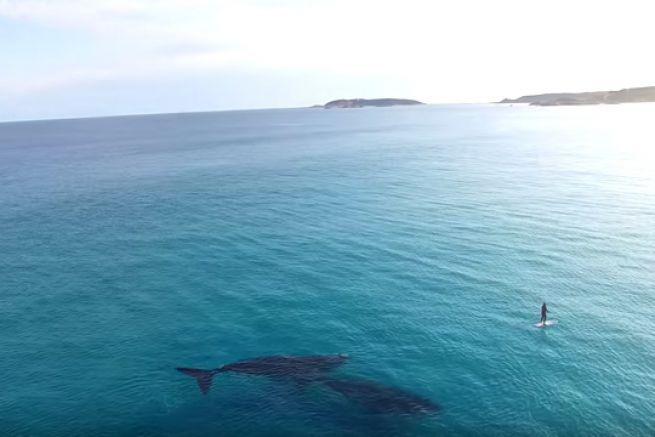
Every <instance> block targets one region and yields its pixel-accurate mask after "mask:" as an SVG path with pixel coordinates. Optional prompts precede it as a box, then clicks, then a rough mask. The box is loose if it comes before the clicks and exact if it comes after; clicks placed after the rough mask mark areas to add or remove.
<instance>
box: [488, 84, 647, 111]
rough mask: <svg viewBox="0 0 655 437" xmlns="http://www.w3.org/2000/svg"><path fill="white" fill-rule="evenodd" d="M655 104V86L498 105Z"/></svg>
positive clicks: (554, 95) (537, 97) (532, 98)
mask: <svg viewBox="0 0 655 437" xmlns="http://www.w3.org/2000/svg"><path fill="white" fill-rule="evenodd" d="M637 102H655V86H651V87H642V88H626V89H622V90H619V91H592V92H586V93H552V94H536V95H531V96H523V97H519V98H518V99H503V100H502V101H500V102H498V103H529V104H530V105H536V106H560V105H598V104H601V103H607V104H617V103H637Z"/></svg>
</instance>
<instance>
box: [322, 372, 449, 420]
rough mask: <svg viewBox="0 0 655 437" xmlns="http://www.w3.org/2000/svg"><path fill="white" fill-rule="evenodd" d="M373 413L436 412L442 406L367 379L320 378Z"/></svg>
mask: <svg viewBox="0 0 655 437" xmlns="http://www.w3.org/2000/svg"><path fill="white" fill-rule="evenodd" d="M320 382H322V383H323V384H325V385H326V386H328V387H330V388H331V389H332V390H334V391H337V392H339V393H341V394H342V395H343V396H345V397H346V398H348V399H350V400H351V401H354V402H356V403H358V404H360V405H362V406H363V407H364V408H365V409H367V410H368V411H370V412H372V413H396V414H434V413H436V412H438V411H439V410H440V409H441V407H439V405H437V404H436V403H434V402H433V401H431V400H430V399H427V398H424V397H422V396H419V395H416V394H414V393H410V392H408V391H405V390H401V389H399V388H395V387H389V386H386V385H383V384H380V383H378V382H374V381H369V380H365V379H329V378H323V379H322V380H320Z"/></svg>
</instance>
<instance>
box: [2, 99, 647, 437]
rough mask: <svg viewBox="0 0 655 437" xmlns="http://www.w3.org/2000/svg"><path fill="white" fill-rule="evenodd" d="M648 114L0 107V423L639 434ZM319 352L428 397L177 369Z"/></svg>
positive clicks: (20, 429)
mask: <svg viewBox="0 0 655 437" xmlns="http://www.w3.org/2000/svg"><path fill="white" fill-rule="evenodd" d="M653 109H655V106H654V105H652V104H633V105H619V106H589V107H556V108H537V107H528V106H522V105H514V106H501V105H491V104H489V105H427V106H421V107H392V108H362V109H344V110H323V109H287V110H258V111H236V112H215V113H196V114H167V115H149V116H129V117H112V118H96V119H76V120H58V121H34V122H19V123H2V124H0V187H1V188H0V231H1V232H0V333H1V335H0V353H1V359H0V387H2V390H1V391H0V434H1V435H7V436H10V435H11V436H13V435H17V436H78V435H79V436H81V435H94V436H115V435H139V436H176V435H185V436H201V435H220V436H240V437H244V436H258V435H271V436H305V435H307V436H309V435H311V436H351V435H352V436H359V435H374V436H386V435H393V436H434V435H463V436H464V435H498V436H516V435H526V436H527V435H530V436H569V435H583V436H584V435H589V436H591V435H612V436H651V435H653V434H655V395H654V394H653V393H654V392H655V372H654V370H655V369H654V367H653V363H655V315H654V313H653V310H654V308H655V292H654V285H655V269H654V267H655V251H654V249H655V230H654V229H655V149H654V148H653V147H654V145H655V127H654V125H653V123H652V113H653ZM544 301H545V302H546V303H547V304H548V307H549V310H550V314H549V317H550V318H551V319H556V320H558V321H559V323H558V324H557V325H556V326H553V327H549V328H546V329H539V328H536V327H535V326H534V324H535V323H536V322H538V321H539V308H540V305H541V303H542V302H544ZM336 353H347V354H348V356H349V358H348V359H347V361H346V362H345V363H344V364H343V365H341V366H339V367H338V368H336V369H334V370H332V371H330V372H329V377H330V378H335V379H348V380H363V379H365V380H367V381H375V382H376V383H378V384H382V385H383V386H385V387H394V388H396V389H398V390H402V392H403V393H411V394H415V395H417V396H421V397H422V398H426V399H429V400H431V401H433V402H434V403H436V404H438V405H439V406H440V410H439V412H438V413H437V414H413V413H398V412H391V413H388V412H387V413H380V412H373V411H371V409H370V408H369V407H370V406H368V405H366V402H361V400H360V401H358V400H357V399H354V398H351V397H348V396H344V395H343V394H341V393H338V392H336V391H335V390H331V389H330V388H329V387H327V386H326V385H325V384H322V383H320V382H310V383H308V384H298V383H297V381H296V382H294V380H292V379H288V378H287V379H285V378H268V377H266V376H256V375H255V376H253V375H244V374H238V373H223V374H220V375H216V376H215V378H214V384H213V386H212V388H211V391H210V392H209V394H208V395H205V396H203V395H202V394H201V393H200V391H199V390H198V387H197V386H196V384H195V382H194V381H193V379H192V378H189V377H188V376H185V375H183V374H181V373H179V372H177V371H176V370H175V368H176V367H179V366H185V367H198V368H215V367H218V366H220V365H222V364H226V363H230V362H234V361H238V360H242V359H246V358H253V357H260V356H267V355H316V354H336Z"/></svg>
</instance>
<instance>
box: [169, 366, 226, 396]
mask: <svg viewBox="0 0 655 437" xmlns="http://www.w3.org/2000/svg"><path fill="white" fill-rule="evenodd" d="M176 369H177V371H178V372H182V373H184V374H185V375H189V376H192V377H194V378H196V382H197V383H198V388H199V389H200V391H201V392H202V394H204V395H206V394H207V393H209V389H210V387H211V386H212V377H213V376H214V374H215V373H216V371H215V370H204V369H191V368H189V367H177V368H176Z"/></svg>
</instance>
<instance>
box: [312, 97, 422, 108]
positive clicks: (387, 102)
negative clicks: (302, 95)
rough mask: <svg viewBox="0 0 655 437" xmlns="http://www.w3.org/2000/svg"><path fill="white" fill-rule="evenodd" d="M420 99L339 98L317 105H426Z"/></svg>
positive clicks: (341, 106)
mask: <svg viewBox="0 0 655 437" xmlns="http://www.w3.org/2000/svg"><path fill="white" fill-rule="evenodd" d="M424 104H425V103H423V102H419V101H418V100H410V99H339V100H332V101H331V102H327V103H326V104H325V105H316V106H318V107H323V108H325V109H333V108H364V107H367V106H378V107H381V106H400V105H424Z"/></svg>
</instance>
